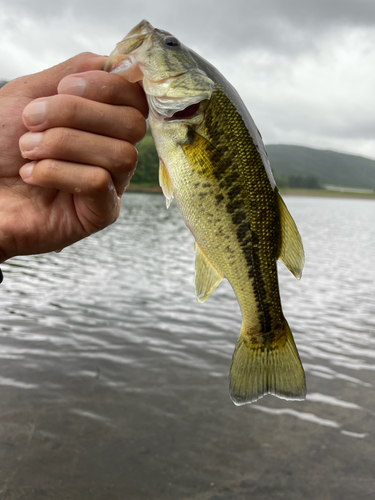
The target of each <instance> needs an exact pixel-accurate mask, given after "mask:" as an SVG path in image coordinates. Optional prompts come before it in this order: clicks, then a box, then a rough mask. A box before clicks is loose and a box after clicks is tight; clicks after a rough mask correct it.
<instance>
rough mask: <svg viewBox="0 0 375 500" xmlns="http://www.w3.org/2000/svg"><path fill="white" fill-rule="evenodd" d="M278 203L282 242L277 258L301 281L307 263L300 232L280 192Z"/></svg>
mask: <svg viewBox="0 0 375 500" xmlns="http://www.w3.org/2000/svg"><path fill="white" fill-rule="evenodd" d="M277 202H278V205H279V213H280V223H281V241H280V246H279V255H278V256H277V258H278V259H280V260H281V261H282V262H284V264H285V265H286V267H287V268H288V269H289V271H290V272H291V273H292V274H294V276H295V277H296V278H297V279H301V276H302V269H303V266H304V263H305V254H304V251H303V245H302V240H301V236H300V234H299V232H298V229H297V226H296V223H295V222H294V220H293V218H292V216H291V215H290V213H289V211H288V209H287V208H286V205H285V203H284V200H283V199H282V198H281V196H280V194H279V193H278V192H277Z"/></svg>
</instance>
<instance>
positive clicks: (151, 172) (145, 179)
mask: <svg viewBox="0 0 375 500" xmlns="http://www.w3.org/2000/svg"><path fill="white" fill-rule="evenodd" d="M137 150H138V164H137V168H136V170H135V174H134V176H133V177H132V180H131V183H132V184H143V185H154V184H158V183H159V157H158V154H157V152H156V148H155V145H154V142H153V140H152V137H151V134H150V131H149V130H148V131H147V134H146V136H145V137H144V139H143V140H142V141H141V142H140V143H139V144H138V146H137ZM274 177H275V181H276V184H277V185H278V187H279V188H287V187H290V188H304V189H321V188H322V186H321V184H320V182H319V179H318V178H317V177H315V176H313V175H310V176H302V175H290V176H288V177H280V176H278V175H277V173H276V174H275V172H274Z"/></svg>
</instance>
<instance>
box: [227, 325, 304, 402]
mask: <svg viewBox="0 0 375 500" xmlns="http://www.w3.org/2000/svg"><path fill="white" fill-rule="evenodd" d="M284 321H285V336H283V337H282V338H281V339H280V340H279V341H278V342H277V343H274V344H270V345H256V344H251V343H250V342H248V341H247V339H246V336H245V334H244V333H243V331H242V329H241V333H240V337H239V339H238V342H237V345H236V349H235V351H234V354H233V360H232V367H231V370H230V397H231V398H232V401H233V403H234V404H236V405H238V406H240V405H243V404H246V403H253V402H254V401H257V400H258V399H260V398H262V397H263V396H264V395H265V394H273V395H274V396H277V397H279V398H282V399H288V400H299V401H301V400H303V399H305V397H306V382H305V373H304V371H303V367H302V363H301V360H300V358H299V355H298V351H297V348H296V345H295V343H294V339H293V335H292V332H291V331H290V328H289V325H288V323H287V322H286V320H284Z"/></svg>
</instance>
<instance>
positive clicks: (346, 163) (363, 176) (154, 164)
mask: <svg viewBox="0 0 375 500" xmlns="http://www.w3.org/2000/svg"><path fill="white" fill-rule="evenodd" d="M137 149H138V153H139V157H138V166H137V169H136V172H135V175H134V177H133V178H132V183H133V184H143V183H148V184H157V183H158V169H159V161H158V156H157V153H156V150H155V146H154V143H153V142H152V139H151V136H150V133H149V131H148V132H147V134H146V137H145V138H144V139H143V140H142V141H141V142H140V143H139V144H138V146H137ZM266 150H267V153H268V156H269V159H270V162H271V167H272V170H273V172H274V175H275V177H276V182H277V184H278V186H279V187H288V186H289V187H301V188H318V187H320V186H324V185H326V184H328V185H333V186H337V187H343V188H357V189H374V190H375V160H370V159H368V158H364V157H362V156H355V155H348V154H343V153H336V152H335V151H329V150H320V149H313V148H307V147H303V146H287V145H285V144H269V145H268V146H266Z"/></svg>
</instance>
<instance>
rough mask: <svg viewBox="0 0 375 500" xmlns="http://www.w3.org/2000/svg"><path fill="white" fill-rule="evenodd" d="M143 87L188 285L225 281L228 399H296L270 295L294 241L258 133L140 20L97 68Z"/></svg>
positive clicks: (225, 87)
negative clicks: (233, 302)
mask: <svg viewBox="0 0 375 500" xmlns="http://www.w3.org/2000/svg"><path fill="white" fill-rule="evenodd" d="M104 69H105V70H106V71H110V72H113V73H118V74H119V75H121V76H123V77H124V78H126V79H127V80H129V81H131V82H140V83H141V84H142V85H143V88H144V91H145V93H146V96H147V100H148V104H149V110H150V111H149V117H148V120H149V126H150V130H151V134H152V137H153V140H154V142H155V146H156V149H157V151H158V155H159V158H160V169H159V178H160V184H161V187H162V189H163V192H164V195H165V197H166V199H167V207H168V206H169V204H170V203H171V201H172V200H173V199H175V200H176V202H177V205H178V208H179V210H180V212H181V215H182V217H183V219H184V221H185V224H186V225H187V227H188V228H189V229H190V231H191V232H192V234H193V235H194V237H195V251H196V261H195V291H196V297H197V299H198V301H199V302H204V301H205V300H206V299H207V298H208V297H209V295H210V294H211V293H212V292H213V290H214V289H215V288H216V287H217V286H218V285H219V283H220V282H221V280H222V279H223V278H226V279H227V280H228V281H229V282H230V284H231V286H232V288H233V290H234V292H235V295H236V297H237V300H238V303H239V305H240V309H241V313H242V325H241V330H240V335H239V338H238V341H237V345H236V348H235V351H234V354H233V360H232V366H231V369H230V395H231V398H232V400H233V402H234V403H235V404H237V405H242V404H245V403H249V402H253V401H257V400H258V399H259V398H261V397H263V396H264V395H265V394H273V395H275V396H278V397H280V398H283V399H288V400H302V399H304V398H305V394H306V385H305V375H304V371H303V368H302V364H301V361H300V358H299V355H298V351H297V348H296V345H295V343H294V340H293V336H292V333H291V331H290V328H289V326H288V323H287V321H286V319H285V318H284V315H283V312H282V308H281V303H280V295H279V286H278V277H277V265H276V261H277V259H281V260H282V261H283V262H284V264H285V265H286V266H287V267H288V268H289V270H290V271H291V272H292V273H293V274H294V275H295V276H296V277H297V278H298V279H299V278H300V277H301V273H302V268H303V264H304V252H303V247H302V241H301V237H300V235H299V233H298V230H297V228H296V225H295V223H294V221H293V219H292V217H291V215H290V214H289V212H288V210H287V208H286V206H285V204H284V202H283V200H282V198H281V196H280V195H279V193H278V190H277V187H276V183H275V181H274V178H273V175H272V172H271V168H270V164H269V161H268V157H267V153H266V151H265V148H264V145H263V142H262V138H261V136H260V133H259V131H258V129H257V127H256V125H255V123H254V121H253V119H252V118H251V116H250V114H249V112H248V111H247V109H246V107H245V105H244V103H243V102H242V100H241V98H240V97H239V95H238V93H237V92H236V90H235V89H234V88H233V87H232V86H231V85H230V83H229V82H228V81H227V80H226V79H225V78H224V77H223V76H222V75H221V74H220V73H219V71H218V70H217V69H216V68H214V67H213V66H212V65H211V64H210V63H208V62H207V61H205V60H204V59H203V58H202V57H200V56H199V55H198V54H196V53H195V52H193V51H192V50H190V49H188V48H187V47H185V46H184V45H183V44H182V43H181V42H180V41H179V40H177V38H175V37H174V36H173V35H171V34H170V33H168V32H166V31H162V30H159V29H155V28H153V27H152V26H151V24H149V23H148V22H147V21H142V22H141V23H140V24H138V25H137V26H136V27H135V28H134V29H133V30H132V31H130V33H129V34H128V35H127V36H126V37H125V38H124V39H123V40H122V41H121V42H120V43H118V44H117V47H116V49H115V50H114V51H113V52H112V54H111V55H110V57H109V59H108V61H107V63H106V64H105V66H104Z"/></svg>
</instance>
